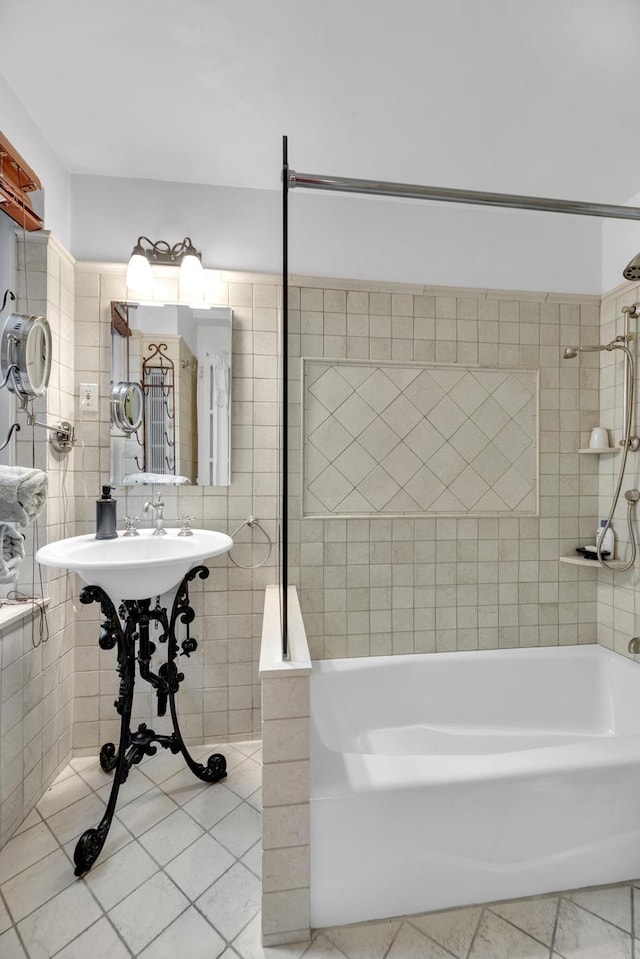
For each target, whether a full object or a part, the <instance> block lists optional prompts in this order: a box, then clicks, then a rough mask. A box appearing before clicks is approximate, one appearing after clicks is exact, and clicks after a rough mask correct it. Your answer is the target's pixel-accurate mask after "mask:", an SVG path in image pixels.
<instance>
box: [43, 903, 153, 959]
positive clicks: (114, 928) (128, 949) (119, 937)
mask: <svg viewBox="0 0 640 959" xmlns="http://www.w3.org/2000/svg"><path fill="white" fill-rule="evenodd" d="M103 919H106V921H107V922H108V923H109V925H110V926H111V928H112V929H113V931H114V932H115V934H116V936H117V937H118V939H119V940H120V941H121V943H122V945H123V946H124V947H125V949H126V950H127V952H128V953H129V956H131V957H133V959H135V955H134V953H133V951H132V950H131V948H130V947H129V945H128V943H127V942H125V940H124V939H123V938H122V936H121V935H120V932H119V930H118V929H117V928H116V927H115V926H114V924H113V923H112V922H111V920H110V918H109V916H108V915H107V914H106V913H105V912H104V910H103V913H102V915H101V916H100V917H99V918H98V919H96V921H95V922H92V923H91V925H90V926H87V928H86V929H83V930H82V932H79V933H78V935H77V936H74V937H73V939H70V940H69V942H67V943H65V944H64V946H61V947H60V949H58V951H57V952H54V953H53V955H52V957H51V959H55V957H56V956H59V955H60V953H61V952H63V951H64V950H65V949H67V948H68V947H69V946H70V945H72V944H73V943H74V942H76V941H77V940H78V939H79V938H80V937H81V936H83V935H84V934H85V933H86V932H89V930H90V929H93V927H94V926H96V925H97V924H98V923H99V922H102V920H103Z"/></svg>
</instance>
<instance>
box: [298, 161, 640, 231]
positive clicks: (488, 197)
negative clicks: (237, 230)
mask: <svg viewBox="0 0 640 959" xmlns="http://www.w3.org/2000/svg"><path fill="white" fill-rule="evenodd" d="M286 185H287V187H288V188H289V189H303V190H328V191H330V192H332V193H365V194H368V195H369V196H393V197H400V198H404V199H410V200H437V201H439V202H441V203H468V204H473V205H476V206H498V207H505V208H510V209H514V210H538V211H540V212H542V213H570V214H573V215H577V216H601V217H609V218H611V219H615V220H640V209H639V208H638V207H634V206H617V205H612V204H608V203H586V202H583V201H581V200H553V199H550V198H549V197H542V196H521V195H520V194H517V193H490V192H486V191H484V190H454V189H449V188H447V187H439V186H417V185H415V184H412V183H393V182H388V181H385V180H361V179H356V178H352V177H340V176H323V175H321V174H317V173H297V172H296V171H295V170H288V171H287V184H286Z"/></svg>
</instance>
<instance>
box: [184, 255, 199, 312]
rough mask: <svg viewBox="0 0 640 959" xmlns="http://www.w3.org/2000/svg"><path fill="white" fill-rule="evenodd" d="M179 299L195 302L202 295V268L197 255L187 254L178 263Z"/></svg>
mask: <svg viewBox="0 0 640 959" xmlns="http://www.w3.org/2000/svg"><path fill="white" fill-rule="evenodd" d="M179 287H180V299H181V300H186V302H187V303H197V302H199V301H200V300H201V299H202V297H203V295H204V270H203V269H202V263H201V262H200V260H199V258H198V257H197V256H193V255H190V254H187V255H186V256H185V257H183V259H182V263H181V264H180V279H179Z"/></svg>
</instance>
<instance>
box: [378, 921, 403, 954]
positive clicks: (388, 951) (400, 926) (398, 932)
mask: <svg viewBox="0 0 640 959" xmlns="http://www.w3.org/2000/svg"><path fill="white" fill-rule="evenodd" d="M403 925H404V923H403V922H402V920H400V922H399V923H398V928H397V929H396V931H395V935H394V936H393V937H392V939H391V942H390V943H389V947H388V949H387V950H386V951H385V954H384V956H383V957H382V959H387V956H388V955H389V953H390V952H391V950H392V949H393V947H394V945H395V941H396V939H397V938H398V936H399V935H400V930H401V929H402V927H403Z"/></svg>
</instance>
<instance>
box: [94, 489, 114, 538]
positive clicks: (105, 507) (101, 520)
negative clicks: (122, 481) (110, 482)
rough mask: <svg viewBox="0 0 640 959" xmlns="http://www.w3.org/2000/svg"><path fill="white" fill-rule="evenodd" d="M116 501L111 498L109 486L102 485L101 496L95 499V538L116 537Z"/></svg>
mask: <svg viewBox="0 0 640 959" xmlns="http://www.w3.org/2000/svg"><path fill="white" fill-rule="evenodd" d="M116 508H117V506H116V501H115V500H114V499H111V487H110V486H103V487H102V496H101V497H100V499H98V500H96V539H116V537H117V535H118V530H117V528H116Z"/></svg>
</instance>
